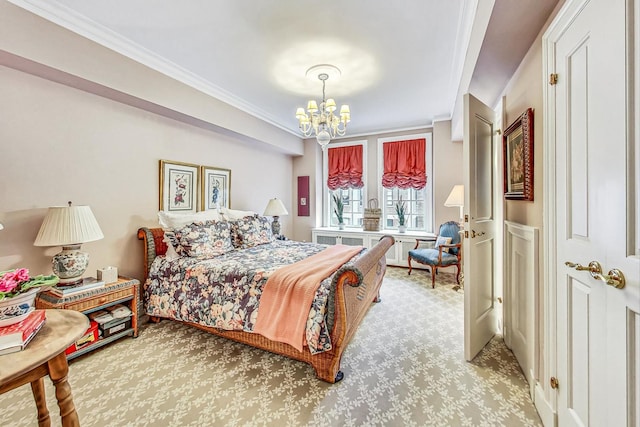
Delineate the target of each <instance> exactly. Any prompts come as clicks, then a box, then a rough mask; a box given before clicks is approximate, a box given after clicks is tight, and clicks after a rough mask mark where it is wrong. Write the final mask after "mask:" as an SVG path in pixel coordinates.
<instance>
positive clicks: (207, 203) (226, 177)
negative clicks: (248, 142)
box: [200, 166, 231, 210]
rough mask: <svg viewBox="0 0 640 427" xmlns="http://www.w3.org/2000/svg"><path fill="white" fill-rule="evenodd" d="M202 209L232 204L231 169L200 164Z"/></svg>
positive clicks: (227, 206)
mask: <svg viewBox="0 0 640 427" xmlns="http://www.w3.org/2000/svg"><path fill="white" fill-rule="evenodd" d="M200 176H201V177H202V186H201V187H200V188H201V193H200V204H201V208H202V210H209V209H219V208H222V207H225V208H227V209H228V208H229V207H230V206H231V170H230V169H223V168H217V167H213V166H200Z"/></svg>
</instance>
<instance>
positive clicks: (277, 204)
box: [264, 198, 289, 236]
mask: <svg viewBox="0 0 640 427" xmlns="http://www.w3.org/2000/svg"><path fill="white" fill-rule="evenodd" d="M283 215H289V212H287V209H286V208H285V207H284V204H283V203H282V200H280V199H278V198H273V199H271V200H269V203H268V204H267V207H266V208H265V210H264V216H272V217H273V222H272V223H271V231H272V232H273V235H274V236H279V235H280V222H278V217H281V216H283Z"/></svg>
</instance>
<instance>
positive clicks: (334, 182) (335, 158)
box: [327, 145, 364, 190]
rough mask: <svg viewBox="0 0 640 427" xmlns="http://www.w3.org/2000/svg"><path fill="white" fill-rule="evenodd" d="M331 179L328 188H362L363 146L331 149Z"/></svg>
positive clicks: (328, 179) (328, 181) (329, 178)
mask: <svg viewBox="0 0 640 427" xmlns="http://www.w3.org/2000/svg"><path fill="white" fill-rule="evenodd" d="M328 155H329V177H328V178H327V187H329V189H330V190H337V189H338V188H344V189H347V188H362V187H364V183H363V182H362V145H351V146H348V147H337V148H329V154H328Z"/></svg>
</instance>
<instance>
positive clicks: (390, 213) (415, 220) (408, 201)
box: [383, 187, 427, 230]
mask: <svg viewBox="0 0 640 427" xmlns="http://www.w3.org/2000/svg"><path fill="white" fill-rule="evenodd" d="M400 197H402V201H403V202H405V206H406V212H405V225H406V226H407V229H408V230H424V229H425V226H426V224H425V215H426V211H425V209H426V206H427V205H426V203H425V198H426V188H423V189H422V190H415V189H413V188H408V189H400V188H397V187H394V188H385V189H384V199H385V209H384V212H383V215H384V223H385V224H386V228H390V229H393V228H398V226H399V225H400V221H399V220H398V215H397V214H396V203H398V202H399V201H400Z"/></svg>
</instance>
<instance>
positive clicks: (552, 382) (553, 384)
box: [549, 377, 559, 390]
mask: <svg viewBox="0 0 640 427" xmlns="http://www.w3.org/2000/svg"><path fill="white" fill-rule="evenodd" d="M549 384H550V385H551V388H552V389H554V390H557V389H558V386H559V383H558V379H557V378H556V377H551V378H550V379H549Z"/></svg>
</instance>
